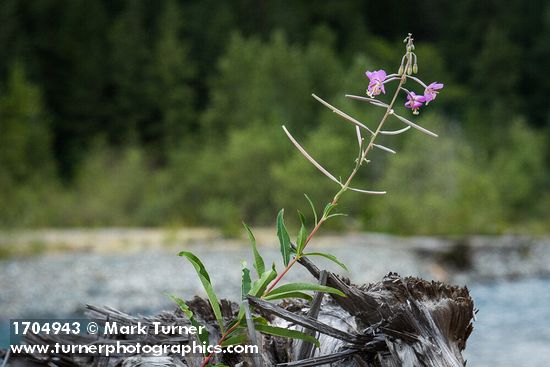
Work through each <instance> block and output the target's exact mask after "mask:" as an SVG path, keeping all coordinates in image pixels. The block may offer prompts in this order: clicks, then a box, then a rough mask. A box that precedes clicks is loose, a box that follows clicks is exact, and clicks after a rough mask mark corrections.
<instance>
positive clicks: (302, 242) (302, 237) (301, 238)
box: [296, 223, 307, 256]
mask: <svg viewBox="0 0 550 367" xmlns="http://www.w3.org/2000/svg"><path fill="white" fill-rule="evenodd" d="M306 240H307V229H306V226H305V225H304V223H302V226H301V227H300V231H299V232H298V237H297V238H296V254H297V255H298V256H300V255H301V254H302V252H303V251H304V247H306Z"/></svg>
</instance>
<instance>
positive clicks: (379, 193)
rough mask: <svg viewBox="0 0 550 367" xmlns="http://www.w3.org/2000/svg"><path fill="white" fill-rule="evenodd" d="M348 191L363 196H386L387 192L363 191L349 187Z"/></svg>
mask: <svg viewBox="0 0 550 367" xmlns="http://www.w3.org/2000/svg"><path fill="white" fill-rule="evenodd" d="M348 190H351V191H355V192H360V193H362V194H369V195H385V194H386V191H371V190H362V189H356V188H353V187H348Z"/></svg>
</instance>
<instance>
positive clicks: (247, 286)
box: [241, 263, 252, 299]
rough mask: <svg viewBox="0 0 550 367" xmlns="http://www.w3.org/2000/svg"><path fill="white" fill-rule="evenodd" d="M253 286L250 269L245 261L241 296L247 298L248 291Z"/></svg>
mask: <svg viewBox="0 0 550 367" xmlns="http://www.w3.org/2000/svg"><path fill="white" fill-rule="evenodd" d="M251 288H252V280H251V279H250V270H249V269H248V268H247V267H246V263H243V275H242V282H241V298H242V299H245V298H246V295H247V294H248V292H250V289H251Z"/></svg>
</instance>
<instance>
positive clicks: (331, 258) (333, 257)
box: [304, 252, 349, 271]
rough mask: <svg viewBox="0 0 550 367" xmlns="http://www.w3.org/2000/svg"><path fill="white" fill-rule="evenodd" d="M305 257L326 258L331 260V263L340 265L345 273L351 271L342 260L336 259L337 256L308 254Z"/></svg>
mask: <svg viewBox="0 0 550 367" xmlns="http://www.w3.org/2000/svg"><path fill="white" fill-rule="evenodd" d="M304 256H322V257H324V258H327V259H329V260H330V261H333V262H335V263H336V264H338V265H340V266H341V267H342V268H343V269H344V270H345V271H349V270H348V268H347V266H346V265H345V264H344V263H343V262H341V261H340V260H338V259H337V258H336V256H334V255H331V254H325V253H324V252H308V253H305V254H304Z"/></svg>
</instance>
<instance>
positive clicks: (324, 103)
mask: <svg viewBox="0 0 550 367" xmlns="http://www.w3.org/2000/svg"><path fill="white" fill-rule="evenodd" d="M312 96H313V98H315V99H316V100H317V101H319V102H321V103H322V104H323V105H324V106H325V107H328V108H329V109H331V110H332V112H334V113H335V114H337V115H338V116H340V117H343V118H344V119H346V120H348V121H349V122H351V123H352V124H355V126H359V127H361V128H363V129H365V130H367V131H368V132H369V133H371V134H372V135H374V131H372V130H371V129H369V128H368V127H367V126H366V125H365V124H363V123H361V122H359V121H357V120H356V119H354V118H353V117H351V116H350V115H348V114H347V113H345V112H342V111H340V110H339V109H337V108H336V107H334V106H333V105H331V104H329V103H328V102H326V101H324V100H323V99H322V98H319V97H317V96H316V95H315V94H312Z"/></svg>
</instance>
